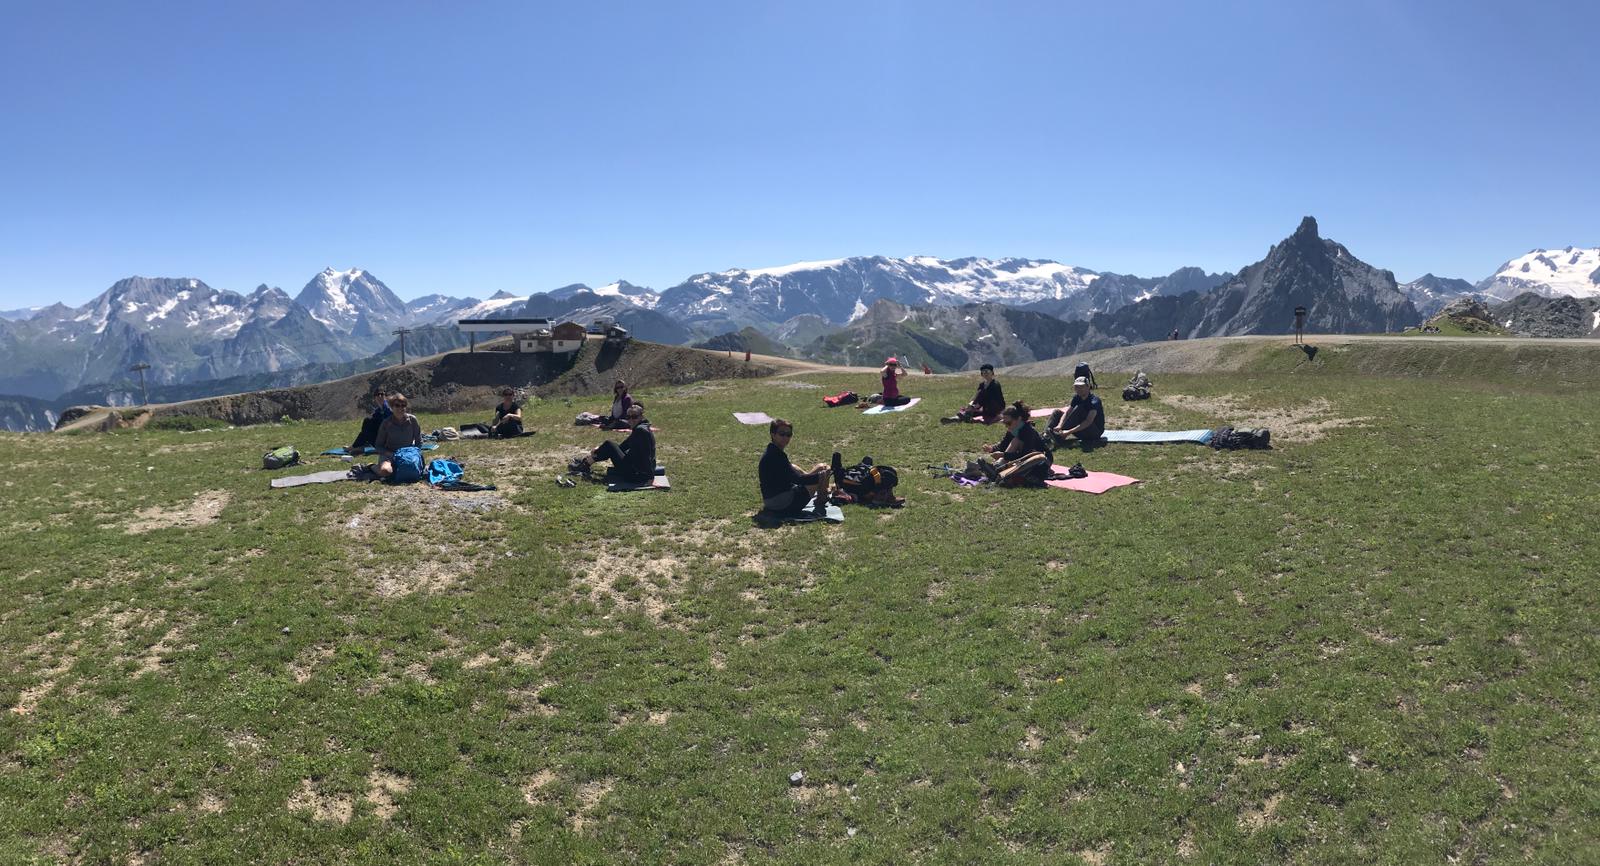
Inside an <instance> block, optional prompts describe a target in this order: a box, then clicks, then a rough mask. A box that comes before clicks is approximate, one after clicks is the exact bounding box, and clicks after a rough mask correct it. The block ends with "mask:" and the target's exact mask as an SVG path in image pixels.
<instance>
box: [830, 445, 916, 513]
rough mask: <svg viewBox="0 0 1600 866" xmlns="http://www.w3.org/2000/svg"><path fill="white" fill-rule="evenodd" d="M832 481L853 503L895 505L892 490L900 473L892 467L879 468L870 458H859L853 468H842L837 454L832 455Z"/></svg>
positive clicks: (898, 481) (897, 481)
mask: <svg viewBox="0 0 1600 866" xmlns="http://www.w3.org/2000/svg"><path fill="white" fill-rule="evenodd" d="M833 469H834V479H835V480H836V481H837V482H838V485H839V490H840V491H842V492H844V493H848V494H849V495H850V498H851V499H852V500H853V501H855V502H860V503H861V504H863V505H895V504H897V502H898V501H903V500H897V497H896V496H895V495H894V488H895V486H896V485H898V484H899V483H900V473H899V471H897V470H896V469H895V468H894V467H893V466H879V465H877V464H875V463H873V462H872V458H871V457H863V458H861V462H860V463H857V464H856V465H854V466H849V467H846V466H844V460H843V459H842V458H841V457H840V456H839V454H838V452H834V455H833Z"/></svg>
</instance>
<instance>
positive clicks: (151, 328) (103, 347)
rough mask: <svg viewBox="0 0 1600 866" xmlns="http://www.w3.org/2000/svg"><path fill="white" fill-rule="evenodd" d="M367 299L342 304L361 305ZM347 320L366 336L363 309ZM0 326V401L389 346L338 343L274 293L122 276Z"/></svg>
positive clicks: (257, 368) (244, 370) (234, 371)
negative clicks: (142, 376) (143, 371)
mask: <svg viewBox="0 0 1600 866" xmlns="http://www.w3.org/2000/svg"><path fill="white" fill-rule="evenodd" d="M355 273H358V274H359V273H361V272H355ZM327 275H328V272H324V273H323V274H319V275H318V278H315V279H313V280H312V285H313V286H316V285H319V283H320V281H321V280H322V278H323V277H325V276H327ZM332 282H333V284H334V285H335V286H337V287H338V288H340V289H341V290H344V289H347V288H348V286H349V285H350V283H349V281H345V282H344V283H343V284H341V283H340V281H338V280H335V281H332ZM357 282H360V281H359V280H358V281H357ZM373 282H376V281H373ZM377 285H379V286H381V285H382V284H381V283H377ZM383 291H384V293H387V292H388V289H386V288H385V289H384V290H383ZM363 294H364V289H363V290H362V291H356V292H348V291H345V292H344V293H343V294H342V295H341V297H344V298H346V299H349V298H356V299H358V300H360V302H361V303H365V300H363V299H362V296H363ZM390 297H393V296H392V295H390ZM353 312H354V313H355V315H354V318H353V320H352V324H353V326H354V329H355V330H357V331H359V330H360V329H361V327H363V325H364V324H365V325H367V326H368V327H370V323H368V320H367V318H366V316H367V312H366V311H365V310H364V309H356V310H354V311H353ZM0 325H3V333H0V393H13V394H20V395H25V396H32V397H43V398H53V397H55V396H56V395H57V394H60V393H62V392H64V391H68V390H71V389H73V388H76V387H79V386H81V385H87V384H94V383H101V382H113V381H122V380H125V379H127V378H128V368H129V367H130V366H132V365H134V364H138V363H145V364H149V365H150V371H149V372H148V373H147V378H148V380H149V381H150V382H151V384H163V383H179V382H190V381H197V380H203V379H208V378H215V377H219V376H231V375H238V374H248V373H259V372H271V371H276V370H281V369H283V368H285V367H288V366H296V365H300V364H307V363H316V362H327V361H345V360H350V359H352V358H355V357H360V356H362V355H366V354H369V353H370V352H371V347H370V346H369V345H368V344H371V343H376V344H377V345H382V343H383V342H385V341H387V339H388V337H387V336H382V337H379V336H376V335H373V336H368V337H364V338H363V337H361V336H360V335H359V334H352V335H346V334H336V333H335V332H333V331H332V330H330V329H329V328H328V326H327V325H326V324H325V323H323V322H322V321H321V320H318V319H316V318H314V317H312V316H311V314H310V311H309V310H307V309H306V308H305V307H303V306H301V305H300V304H298V303H297V302H296V301H295V300H294V299H292V298H290V297H289V295H288V294H287V293H285V292H284V291H283V290H282V289H279V288H270V287H268V286H266V285H262V286H258V287H257V288H256V289H255V291H253V292H251V293H250V294H248V295H241V294H239V293H238V292H231V291H227V290H222V289H214V288H212V287H211V286H208V285H206V284H205V283H204V282H202V281H200V280H198V279H193V278H187V277H186V278H178V279H173V278H150V277H128V278H127V279H123V280H118V281H117V282H116V283H114V284H113V285H112V286H111V287H110V288H109V289H106V290H105V291H104V292H102V293H101V294H100V295H98V296H97V297H95V298H94V299H93V300H90V301H89V302H88V303H86V304H84V305H82V306H80V307H76V308H74V307H67V306H66V305H64V304H53V305H51V306H49V307H45V308H43V309H41V310H39V311H38V312H36V313H34V314H33V315H32V316H30V317H29V318H27V319H25V320H22V321H15V322H13V321H4V322H0Z"/></svg>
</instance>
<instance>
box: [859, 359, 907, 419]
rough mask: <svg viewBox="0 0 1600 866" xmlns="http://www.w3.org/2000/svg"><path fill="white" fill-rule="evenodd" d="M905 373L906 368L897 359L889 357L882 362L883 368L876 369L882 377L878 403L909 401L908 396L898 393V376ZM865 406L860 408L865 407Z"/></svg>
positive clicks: (894, 404) (902, 404) (893, 404)
mask: <svg viewBox="0 0 1600 866" xmlns="http://www.w3.org/2000/svg"><path fill="white" fill-rule="evenodd" d="M905 374H906V370H905V368H904V367H902V366H900V362H899V361H898V360H896V359H894V358H890V359H889V360H887V361H884V362H883V369H882V370H879V371H878V375H879V376H881V377H882V378H883V390H882V391H880V392H879V393H880V394H881V395H882V398H881V399H880V400H879V402H880V403H882V404H883V405H885V406H904V405H905V404H907V403H910V402H911V398H910V397H903V396H901V395H900V377H901V376H904V375H905ZM870 405H872V404H871V402H870V401H868V403H867V406H870ZM867 406H863V407H862V408H863V409H865V408H867Z"/></svg>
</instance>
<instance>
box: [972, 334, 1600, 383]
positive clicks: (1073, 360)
mask: <svg viewBox="0 0 1600 866" xmlns="http://www.w3.org/2000/svg"><path fill="white" fill-rule="evenodd" d="M1293 343H1294V338H1293V337H1291V336H1289V335H1287V334H1271V335H1265V336H1248V337H1208V338H1206V339H1201V340H1162V341H1160V342H1154V343H1138V344H1135V345H1132V346H1119V347H1117V348H1112V349H1096V350H1095V351H1093V352H1083V353H1080V354H1077V355H1072V356H1068V357H1062V358H1051V359H1049V360H1046V361H1034V362H1032V363H1029V364H1018V365H1016V366H1014V367H1007V368H1005V369H1004V370H1003V371H1002V372H1004V373H1006V374H1008V375H1011V376H1020V377H1028V376H1065V375H1067V374H1069V373H1071V372H1072V368H1073V367H1074V366H1075V365H1076V364H1077V363H1078V362H1079V361H1086V362H1088V363H1089V365H1090V366H1092V367H1094V368H1095V369H1096V370H1144V371H1145V372H1147V373H1195V372H1201V371H1207V370H1217V371H1231V370H1240V369H1244V368H1245V367H1247V366H1249V365H1250V363H1251V362H1252V361H1254V360H1255V359H1256V358H1257V357H1259V355H1260V352H1262V351H1268V350H1271V349H1276V348H1288V347H1289V346H1291V345H1293ZM1306 343H1307V344H1308V345H1310V346H1312V347H1313V348H1317V349H1323V348H1331V347H1335V346H1348V345H1351V344H1354V343H1362V344H1378V345H1391V346H1418V345H1423V344H1438V343H1456V344H1460V343H1470V344H1473V345H1484V346H1508V347H1520V346H1545V347H1555V348H1565V349H1574V350H1580V351H1581V350H1600V340H1574V339H1556V338H1545V337H1454V336H1450V337H1447V336H1437V337H1434V336H1426V337H1424V336H1416V337H1401V336H1395V335H1388V334H1310V335H1307V336H1306ZM1597 359H1600V356H1597Z"/></svg>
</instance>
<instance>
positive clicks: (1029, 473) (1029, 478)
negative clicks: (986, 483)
mask: <svg viewBox="0 0 1600 866" xmlns="http://www.w3.org/2000/svg"><path fill="white" fill-rule="evenodd" d="M1049 475H1050V456H1049V455H1048V454H1045V453H1044V452H1043V451H1035V452H1033V453H1032V454H1028V455H1025V456H1023V457H1021V458H1018V459H1016V460H1013V461H1011V462H1010V463H1009V464H1007V465H1006V467H1005V468H1004V469H1002V470H1000V486H1001V487H1043V486H1044V482H1045V478H1046V477H1048V476H1049Z"/></svg>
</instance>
